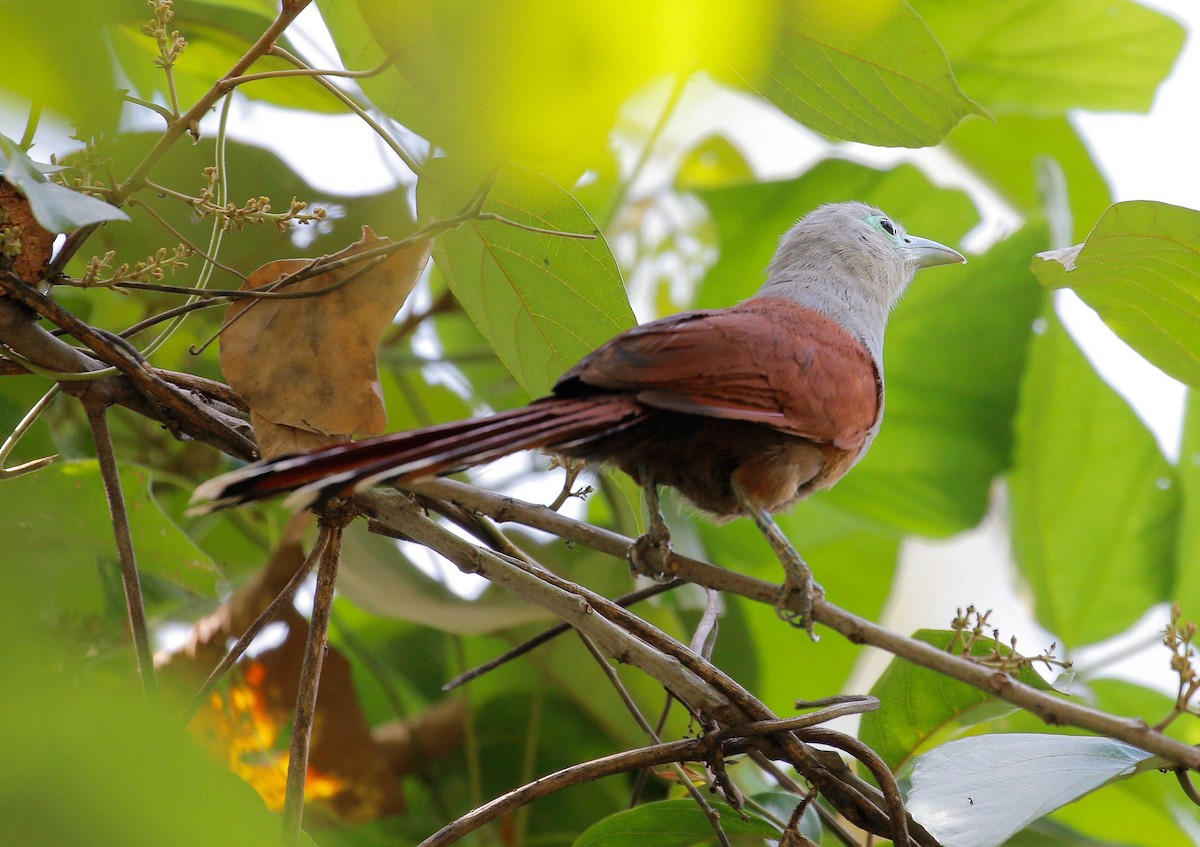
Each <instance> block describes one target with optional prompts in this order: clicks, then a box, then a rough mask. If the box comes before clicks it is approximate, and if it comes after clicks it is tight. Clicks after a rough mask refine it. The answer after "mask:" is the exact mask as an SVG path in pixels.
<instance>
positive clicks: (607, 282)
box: [418, 160, 634, 396]
mask: <svg viewBox="0 0 1200 847" xmlns="http://www.w3.org/2000/svg"><path fill="white" fill-rule="evenodd" d="M443 162H445V163H447V164H445V165H442V164H441V163H443ZM452 176H453V165H452V163H449V162H448V160H435V161H434V162H431V163H430V167H429V168H428V169H427V170H426V172H425V174H424V176H423V177H422V178H421V181H420V183H419V185H418V199H419V204H420V209H421V214H422V215H423V216H427V217H432V218H433V219H443V218H448V217H451V216H453V215H455V214H457V213H458V212H459V211H460V210H461V208H462V207H463V205H464V204H465V202H466V201H467V199H468V198H469V194H464V193H462V192H460V191H457V190H455V188H454V187H453V185H454V182H453V180H452V179H451V178H450V177H452ZM484 209H485V211H488V212H493V213H495V214H499V215H502V216H503V217H504V218H507V219H508V220H511V221H515V222H517V223H520V224H524V225H526V226H534V227H540V228H542V229H548V230H554V231H561V232H566V233H580V234H588V235H594V236H597V237H595V238H594V239H592V240H584V239H579V238H567V237H564V236H559V235H554V234H549V233H545V232H531V231H529V230H526V229H519V228H517V227H515V226H510V225H508V224H506V223H503V222H499V221H469V222H468V223H466V224H464V225H463V226H461V227H459V228H458V229H456V230H453V231H451V232H448V233H446V234H444V235H443V236H441V237H440V238H439V239H438V241H437V242H436V244H435V247H434V261H435V262H437V264H438V267H439V268H440V269H441V271H442V273H443V274H444V275H445V277H446V281H447V282H448V283H449V285H450V288H451V289H452V290H453V291H454V295H455V297H457V298H458V301H459V302H460V303H461V304H462V306H463V308H464V309H465V310H466V312H467V314H468V315H470V316H471V319H472V320H473V321H474V322H475V324H476V325H477V326H478V327H479V330H480V332H482V333H483V335H484V337H485V338H487V340H488V342H489V343H490V344H491V345H492V347H493V349H494V350H495V351H496V355H497V356H499V357H500V359H501V361H503V362H504V364H505V365H506V366H507V367H508V369H509V370H510V371H511V372H512V375H513V376H514V377H516V379H517V382H519V383H520V384H521V386H522V387H523V388H524V389H525V390H526V391H528V392H529V393H530V394H531V395H534V396H536V395H539V394H544V393H545V392H546V391H548V390H549V388H550V386H552V385H553V384H554V382H555V380H557V379H558V377H559V376H561V375H562V373H563V371H565V370H567V369H568V368H570V367H571V366H572V365H574V364H575V363H576V362H577V361H578V360H579V359H581V358H583V356H585V355H587V354H588V353H590V352H591V351H592V350H593V349H595V348H596V347H598V346H599V345H600V344H602V343H603V342H605V341H607V340H608V339H609V338H611V337H612V336H614V335H616V334H617V333H619V332H621V331H622V330H625V329H628V328H629V327H630V326H631V325H632V324H633V322H634V321H633V311H632V309H630V307H629V300H628V298H627V297H626V295H625V289H624V287H623V286H622V284H621V274H620V271H619V270H618V269H617V264H616V261H615V260H614V259H613V257H612V254H611V253H610V252H609V250H608V245H607V244H605V242H604V239H603V238H601V237H599V233H598V231H597V230H596V227H595V225H594V224H593V223H592V221H591V219H590V218H588V216H587V213H586V212H584V211H583V209H582V207H580V205H579V204H578V203H577V202H576V201H575V199H574V198H573V197H571V195H570V194H567V193H566V192H565V191H563V190H562V189H561V188H559V187H558V186H557V185H555V184H554V182H552V181H551V180H549V179H547V178H546V177H544V176H540V175H538V174H534V173H531V172H529V171H524V170H520V169H517V168H511V167H510V168H505V169H503V170H502V171H501V172H500V174H499V176H498V178H497V179H496V182H495V184H494V185H493V186H492V189H491V192H490V193H489V194H488V199H487V203H486V204H485V206H484Z"/></svg>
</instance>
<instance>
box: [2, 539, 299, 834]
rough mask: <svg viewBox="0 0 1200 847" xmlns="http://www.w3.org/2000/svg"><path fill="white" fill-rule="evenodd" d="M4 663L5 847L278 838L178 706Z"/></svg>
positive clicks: (275, 826) (271, 820)
mask: <svg viewBox="0 0 1200 847" xmlns="http://www.w3.org/2000/svg"><path fill="white" fill-rule="evenodd" d="M6 537H8V536H6ZM75 623H78V622H75ZM7 643H10V644H11V643H12V642H11V641H7ZM10 652H12V651H10ZM11 665H12V662H11V661H9V662H5V663H4V664H3V666H2V672H0V698H2V699H3V702H4V713H5V718H4V724H5V726H4V749H5V767H4V768H3V769H2V771H0V814H3V815H4V843H5V845H7V847H39V845H47V844H88V845H92V847H143V845H145V846H146V847H148V845H154V844H171V845H176V847H201V846H202V845H213V844H221V845H225V847H251V845H263V844H273V843H277V842H278V839H279V817H278V816H277V815H274V814H271V813H270V812H269V811H268V810H267V809H266V807H265V806H264V804H263V802H262V800H261V798H259V797H258V795H257V794H255V792H254V790H253V789H252V788H251V787H250V786H249V785H247V784H245V783H244V782H242V781H241V780H240V779H238V778H237V777H236V776H234V775H233V774H231V773H228V772H227V771H226V770H225V769H224V768H222V767H221V765H220V764H218V763H216V762H213V761H212V760H211V759H210V757H209V756H208V755H207V753H206V752H204V751H203V750H201V749H199V747H198V745H197V744H196V742H195V741H194V740H193V739H192V738H189V737H188V735H187V734H186V733H185V732H184V729H183V726H182V724H181V722H180V721H179V717H178V714H177V713H176V710H174V709H167V708H165V707H164V708H161V709H156V708H155V705H157V704H148V703H147V702H146V697H145V696H144V695H143V694H142V693H141V692H140V691H131V690H123V689H120V688H116V687H114V686H113V685H111V684H110V685H101V684H97V680H95V679H90V680H82V681H81V680H80V679H78V678H77V677H78V676H79V674H77V673H73V672H66V673H63V672H61V671H60V670H59V669H58V668H54V667H44V666H37V667H28V668H22V669H21V670H20V671H18V672H17V673H16V674H15V675H14V673H13V668H12V667H11ZM131 668H132V666H131V665H130V666H129V667H128V668H127V669H125V670H126V673H127V674H128V675H127V676H126V677H125V679H129V678H130V677H131V676H132V670H131ZM301 843H302V844H304V845H308V847H312V844H313V842H312V841H311V839H309V838H307V837H304V838H303V839H302V841H301Z"/></svg>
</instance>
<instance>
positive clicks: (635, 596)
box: [442, 579, 687, 691]
mask: <svg viewBox="0 0 1200 847" xmlns="http://www.w3.org/2000/svg"><path fill="white" fill-rule="evenodd" d="M686 584H687V583H685V582H683V581H682V580H678V579H674V580H671V581H670V582H657V583H655V584H654V585H650V586H647V587H646V588H640V589H638V590H637V591H633V592H630V593H629V594H626V595H624V596H623V597H618V598H617V599H616V600H614V601H613V602H614V603H616V604H617V605H618V606H626V607H628V606H632V605H633V604H634V603H640V602H641V601H642V600H646V599H648V598H650V597H656V596H658V595H659V594H662V593H664V592H667V591H670V590H671V589H673V588H679V587H680V586H681V585H686ZM570 631H571V625H570V624H566V623H560V624H555V625H554V626H552V627H550V628H549V629H547V630H545V631H544V632H540V633H538V634H537V635H535V636H533V638H530V639H529V640H527V641H523V642H522V643H520V644H518V645H517V646H516V647H513V648H512V649H511V650H506V651H505V652H503V653H501V654H500V655H499V656H497V657H496V658H494V659H491V660H489V661H486V662H484V663H483V664H482V665H477V666H476V667H474V668H472V669H471V670H469V671H467V672H466V673H460V674H459V675H458V676H456V677H454V679H452V680H450V681H449V682H447V683H446V684H445V685H443V686H442V690H443V691H453V690H454V689H455V688H458V687H459V686H460V685H463V684H464V683H468V682H470V681H471V680H473V679H478V678H479V677H481V676H483V675H484V674H485V673H488V672H489V671H494V670H495V669H496V668H498V667H500V666H501V665H503V664H507V663H508V662H511V661H512V660H513V659H516V658H519V657H521V656H524V655H525V654H526V653H528V652H529V651H531V650H533V649H534V648H535V647H540V646H542V645H543V644H545V643H546V642H547V641H550V640H552V639H554V638H557V637H558V636H560V635H562V634H563V633H564V632H570Z"/></svg>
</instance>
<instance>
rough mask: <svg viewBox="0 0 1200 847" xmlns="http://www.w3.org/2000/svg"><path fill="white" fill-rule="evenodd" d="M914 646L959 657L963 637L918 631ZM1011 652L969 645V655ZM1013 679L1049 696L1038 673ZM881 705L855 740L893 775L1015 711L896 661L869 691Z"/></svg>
mask: <svg viewBox="0 0 1200 847" xmlns="http://www.w3.org/2000/svg"><path fill="white" fill-rule="evenodd" d="M912 637H913V638H914V639H915V640H917V641H923V642H925V643H926V644H932V645H933V646H934V647H937V648H938V649H939V650H951V651H952V652H955V653H961V652H962V644H963V643H964V642H963V636H962V635H961V634H960V633H957V632H954V631H951V630H937V629H921V630H917V631H916V632H915V633H913V635H912ZM1012 652H1013V651H1012V648H1011V647H1009V646H1008V645H1006V644H1002V643H1000V642H999V641H995V640H993V639H991V638H987V637H979V638H976V639H975V640H974V642H972V644H971V651H970V655H972V656H989V655H994V654H995V653H999V654H1000V655H1002V656H1011V655H1012ZM1016 678H1017V679H1018V680H1020V681H1021V682H1024V683H1025V684H1027V685H1032V686H1034V687H1036V688H1039V689H1042V690H1047V689H1049V686H1048V685H1047V684H1046V682H1045V681H1044V680H1043V679H1042V678H1041V676H1039V675H1038V674H1037V672H1035V671H1033V670H1031V669H1029V668H1022V669H1020V670H1019V671H1018V672H1017V674H1016ZM871 694H873V695H874V696H875V697H878V698H879V702H880V703H881V704H882V705H881V707H880V708H878V709H876V710H875V711H873V712H867V713H866V714H864V715H863V716H862V723H861V724H860V725H859V731H858V737H859V738H860V739H861V740H862V741H863V743H865V744H866V745H867V746H869V747H871V749H873V750H874V751H875V752H876V753H878V754H879V755H880V756H881V757H882V758H883V760H884V762H886V763H887V765H888V767H889V768H891V769H892V770H893V771H899V770H900V769H901V768H903V767H904V766H905V765H906V764H907V763H908V762H909V760H911V759H912V757H913V756H915V755H916V754H917V753H918V752H920V751H921V750H923V749H926V748H928V747H929V746H931V745H932V744H936V743H937V742H938V741H939V740H944V739H945V738H946V737H947V736H948V735H954V734H957V733H959V732H961V731H962V730H964V729H966V728H967V727H970V726H974V725H976V724H979V723H982V722H984V721H990V720H995V719H996V718H999V717H1003V716H1004V715H1006V714H1009V713H1011V712H1013V711H1015V710H1016V707H1015V706H1011V705H1009V704H1008V703H1006V702H1004V701H1003V700H1000V699H998V698H996V697H994V696H993V695H991V694H987V693H985V692H983V691H980V690H979V689H978V688H975V687H974V686H971V685H967V684H966V683H965V682H959V681H958V680H955V679H951V678H950V677H948V676H946V675H945V674H940V673H938V672H937V671H933V670H930V669H929V668H925V667H921V666H920V665H914V664H913V663H911V662H909V661H906V660H904V659H900V658H894V659H892V661H891V662H890V663H889V664H888V666H887V669H886V670H884V672H883V673H882V674H881V675H880V677H879V679H878V680H876V682H875V684H874V685H873V686H872V687H871Z"/></svg>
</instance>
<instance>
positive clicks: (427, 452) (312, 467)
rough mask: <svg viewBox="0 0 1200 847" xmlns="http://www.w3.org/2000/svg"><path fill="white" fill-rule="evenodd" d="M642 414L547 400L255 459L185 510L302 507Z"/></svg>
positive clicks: (605, 428) (611, 400) (618, 402)
mask: <svg viewBox="0 0 1200 847" xmlns="http://www.w3.org/2000/svg"><path fill="white" fill-rule="evenodd" d="M645 414H646V409H645V407H643V406H641V404H639V403H638V402H637V400H636V399H635V398H634V397H632V396H631V395H623V394H611V395H599V396H592V397H584V398H578V399H566V398H563V399H560V398H548V399H546V400H540V401H538V402H536V403H532V404H530V405H528V406H525V407H523V408H520V409H514V410H512V411H509V412H500V413H498V414H495V415H489V416H487V417H481V418H471V419H469V420H464V421H455V422H454V423H448V424H440V425H438V426H431V427H427V428H425V429H416V430H410V431H408V432H398V433H395V434H393V435H384V436H381V437H379V438H371V439H367V440H365V441H356V442H350V443H346V444H338V445H335V446H332V447H326V448H324V449H322V450H317V451H315V452H312V453H302V454H298V455H293V456H284V457H281V458H278V459H272V460H270V461H263V462H255V463H254V464H251V465H247V466H246V467H244V468H241V469H239V470H236V471H232V472H230V473H227V474H224V475H222V476H219V477H216V478H214V479H211V480H209V481H208V482H206V483H204V484H203V485H201V486H200V487H198V488H197V489H196V493H195V494H194V495H193V496H192V502H193V504H195V505H194V506H193V509H192V511H193V513H204V512H210V511H212V510H214V509H220V508H223V507H225V506H234V505H239V504H241V503H249V502H252V501H255V500H265V499H268V498H271V497H276V496H279V495H281V494H289V493H290V494H291V495H292V496H291V497H290V498H289V502H290V503H291V505H294V506H297V507H303V506H310V505H312V504H313V503H315V502H319V501H322V500H327V499H329V498H331V497H344V496H348V495H349V494H351V493H353V492H354V491H357V490H361V489H363V488H366V487H369V486H371V485H374V484H376V483H380V482H385V481H394V482H404V481H406V480H407V481H415V480H417V479H427V478H429V477H433V476H437V475H438V474H444V473H450V472H452V471H456V470H462V469H464V468H468V467H473V466H475V465H481V464H484V463H486V462H490V461H492V460H494V459H498V458H500V457H501V456H507V455H509V454H510V453H516V452H518V451H521V450H532V449H537V448H543V447H548V448H554V447H567V446H570V445H571V444H576V443H581V442H586V441H589V440H591V439H594V438H597V437H599V436H601V435H605V434H608V433H610V432H615V431H617V430H620V429H623V428H625V427H627V426H630V425H632V424H634V423H636V422H637V421H638V420H639V419H641V418H642V417H643V416H644V415H645Z"/></svg>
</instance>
